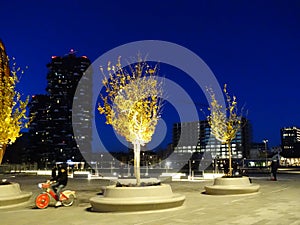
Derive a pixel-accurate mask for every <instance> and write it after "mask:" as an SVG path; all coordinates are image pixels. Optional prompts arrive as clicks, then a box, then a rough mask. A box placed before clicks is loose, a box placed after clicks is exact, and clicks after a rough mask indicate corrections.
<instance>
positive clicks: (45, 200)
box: [36, 182, 76, 208]
mask: <svg viewBox="0 0 300 225" xmlns="http://www.w3.org/2000/svg"><path fill="white" fill-rule="evenodd" d="M50 184H51V183H50V182H46V183H39V184H38V186H39V188H41V189H42V190H43V193H41V194H39V195H38V196H37V198H36V206H37V207H38V208H46V207H47V206H48V204H49V202H50V198H51V197H52V198H53V199H55V200H56V201H61V202H62V204H63V205H64V206H71V205H72V204H73V202H74V199H75V198H76V195H75V191H70V190H65V191H62V192H61V193H60V197H59V199H58V196H57V195H56V193H55V192H54V190H53V189H52V188H51V185H50ZM46 196H48V197H46Z"/></svg>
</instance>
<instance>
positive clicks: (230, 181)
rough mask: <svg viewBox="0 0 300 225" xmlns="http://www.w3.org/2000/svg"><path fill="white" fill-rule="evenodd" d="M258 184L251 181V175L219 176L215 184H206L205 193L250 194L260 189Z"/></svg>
mask: <svg viewBox="0 0 300 225" xmlns="http://www.w3.org/2000/svg"><path fill="white" fill-rule="evenodd" d="M259 187H260V186H259V185H258V184H252V183H250V180H249V177H218V178H216V179H214V184H213V185H210V186H205V193H206V194H210V195H234V194H249V193H255V192H258V191H259Z"/></svg>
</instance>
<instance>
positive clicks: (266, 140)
mask: <svg viewBox="0 0 300 225" xmlns="http://www.w3.org/2000/svg"><path fill="white" fill-rule="evenodd" d="M263 142H264V143H265V156H266V167H267V157H268V152H267V151H268V142H269V140H268V139H264V140H263Z"/></svg>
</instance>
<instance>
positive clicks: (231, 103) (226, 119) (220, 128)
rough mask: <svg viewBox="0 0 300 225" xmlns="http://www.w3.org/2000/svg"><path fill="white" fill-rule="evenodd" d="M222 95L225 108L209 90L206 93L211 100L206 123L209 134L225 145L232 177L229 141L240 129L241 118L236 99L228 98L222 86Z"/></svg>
mask: <svg viewBox="0 0 300 225" xmlns="http://www.w3.org/2000/svg"><path fill="white" fill-rule="evenodd" d="M223 91H224V94H225V97H226V108H225V109H223V107H222V105H220V104H219V102H218V101H217V99H216V96H215V93H214V92H213V90H212V89H211V88H208V89H207V92H208V93H209V95H210V98H211V104H210V108H209V110H210V112H211V113H210V115H209V116H208V118H207V119H208V123H209V125H210V127H211V133H212V134H213V135H214V136H215V138H216V139H217V140H219V141H221V142H222V143H223V144H226V146H227V149H228V158H229V173H228V174H227V175H228V176H232V150H231V141H232V140H233V139H234V138H235V137H236V134H237V132H238V131H239V129H240V128H241V122H242V116H241V115H239V113H238V108H237V101H236V97H235V96H233V97H230V96H229V94H228V92H227V85H226V84H225V85H224V89H223Z"/></svg>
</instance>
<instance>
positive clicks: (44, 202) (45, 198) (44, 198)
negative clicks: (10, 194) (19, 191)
mask: <svg viewBox="0 0 300 225" xmlns="http://www.w3.org/2000/svg"><path fill="white" fill-rule="evenodd" d="M49 202H50V197H49V195H48V194H47V193H42V194H39V195H38V196H37V197H36V198H35V205H36V207H38V208H39V209H45V208H47V207H48V205H49Z"/></svg>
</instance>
